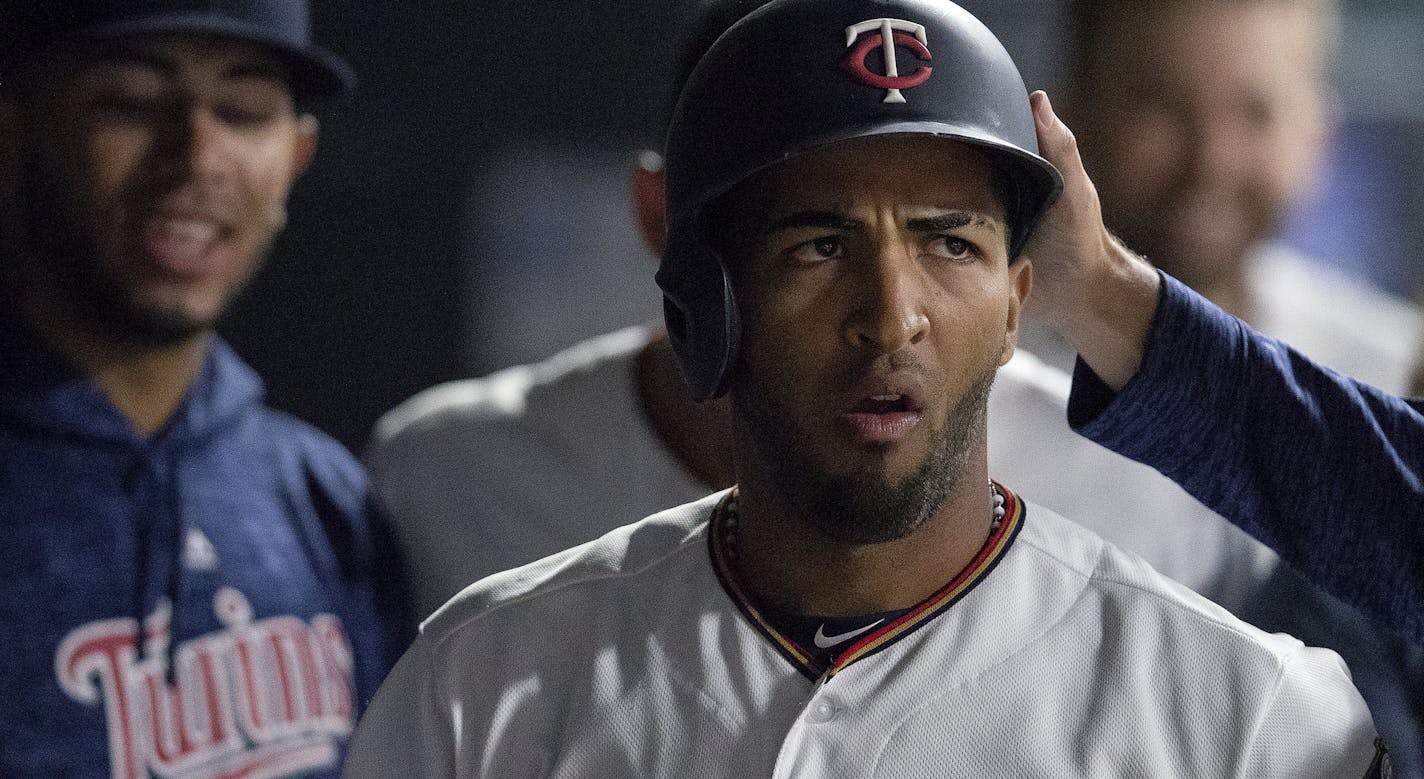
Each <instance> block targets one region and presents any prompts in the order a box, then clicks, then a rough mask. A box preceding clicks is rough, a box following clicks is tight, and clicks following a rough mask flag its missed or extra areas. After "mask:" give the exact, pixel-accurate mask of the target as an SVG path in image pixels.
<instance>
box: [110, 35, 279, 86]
mask: <svg viewBox="0 0 1424 779" xmlns="http://www.w3.org/2000/svg"><path fill="white" fill-rule="evenodd" d="M89 62H90V63H91V64H98V65H138V66H141V67H146V68H153V69H154V70H157V71H159V72H160V73H162V74H163V75H164V76H167V77H170V78H172V77H176V76H177V75H178V73H179V66H178V63H177V61H176V60H174V59H172V58H170V57H167V56H164V55H163V54H162V53H160V52H156V51H151V50H148V49H143V48H137V47H130V46H122V45H115V46H111V47H109V48H106V49H105V50H103V51H101V52H99V53H98V54H96V55H94V56H93V57H92V58H90V60H89ZM222 77H223V78H224V79H225V80H241V79H249V78H250V79H263V80H270V81H278V82H281V83H283V84H286V83H287V82H288V80H289V78H288V74H287V72H286V70H285V69H284V68H283V67H282V66H280V65H278V64H277V63H275V62H263V61H239V62H237V63H235V64H233V65H231V66H229V67H228V69H227V70H225V71H223V74H222Z"/></svg>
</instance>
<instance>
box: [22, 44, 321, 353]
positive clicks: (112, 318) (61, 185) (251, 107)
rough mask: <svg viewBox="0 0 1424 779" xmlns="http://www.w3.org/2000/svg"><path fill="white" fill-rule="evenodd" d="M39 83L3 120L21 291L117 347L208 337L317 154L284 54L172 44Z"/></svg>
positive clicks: (61, 69) (63, 63) (87, 54)
mask: <svg viewBox="0 0 1424 779" xmlns="http://www.w3.org/2000/svg"><path fill="white" fill-rule="evenodd" d="M36 78H37V79H38V81H37V88H36V89H33V90H30V91H29V92H28V93H27V94H29V95H30V96H29V97H26V98H21V99H19V100H16V101H14V103H13V105H12V108H11V110H9V111H8V112H7V114H6V116H7V119H8V123H9V124H10V125H14V126H7V127H6V130H7V131H9V132H10V133H11V135H12V137H15V138H17V139H18V143H19V145H18V154H16V155H15V157H14V161H13V162H12V163H11V164H9V165H0V170H3V171H5V173H3V174H0V177H3V179H4V180H3V181H0V202H4V203H6V204H7V205H8V206H10V207H11V208H12V212H13V213H14V214H15V215H17V216H16V218H15V219H13V220H12V221H11V223H10V224H7V225H6V229H5V233H6V236H7V238H8V239H9V240H12V241H13V242H14V243H15V244H17V246H18V251H19V252H20V253H21V254H22V255H23V256H24V257H25V259H26V261H27V262H30V263H32V265H33V266H34V267H31V268H29V269H28V273H27V280H26V283H28V284H36V283H37V284H42V285H46V286H47V287H48V288H49V289H50V291H51V296H52V297H53V298H54V299H56V300H59V301H62V303H61V305H64V306H65V307H66V308H67V309H68V310H69V311H68V313H71V314H74V315H78V316H80V317H83V318H85V319H87V320H88V322H89V324H90V325H91V327H93V328H95V329H96V330H97V331H98V332H103V333H106V334H107V335H108V336H109V337H113V338H117V339H120V340H126V341H134V342H138V343H149V344H165V343H173V342H181V341H184V340H186V339H189V338H191V337H193V336H196V335H198V334H200V333H203V332H205V331H207V330H208V329H210V328H211V327H212V325H213V323H214V321H215V320H216V319H217V317H218V315H219V314H220V313H221V312H222V310H223V309H224V308H225V307H226V306H227V304H228V302H229V301H230V300H231V299H232V297H233V296H234V295H235V294H236V293H237V291H238V290H239V289H240V288H241V287H242V286H243V285H244V284H245V283H246V282H247V280H248V279H249V278H250V277H251V275H252V274H253V272H254V271H255V270H256V269H257V267H258V266H259V265H260V263H261V261H262V258H263V256H264V255H265V253H266V251H267V249H268V247H269V246H270V244H271V242H272V240H273V238H274V236H275V235H276V233H277V231H278V230H280V229H281V227H282V226H283V224H284V222H285V202H286V198H287V194H288V191H289V190H290V188H291V185H292V183H293V181H294V180H295V179H296V177H297V175H299V173H300V172H301V171H302V170H303V169H304V167H305V166H306V164H307V162H308V161H309V160H310V157H311V155H312V152H313V150H314V148H315V134H316V129H315V121H314V120H313V119H312V118H311V117H308V116H299V115H298V114H297V113H296V112H295V111H294V109H293V103H292V96H291V91H290V89H289V88H288V86H287V79H286V76H285V72H284V70H283V66H282V63H281V61H280V59H279V58H278V57H277V56H276V55H275V54H272V53H270V52H268V51H267V50H266V49H264V48H262V47H259V46H256V45H253V44H248V43H244V42H239V41H231V40H226V39H221V38H212V37H202V36H192V35H172V36H161V37H152V38H144V39H139V40H135V41H128V42H125V43H124V44H122V45H109V46H104V47H101V48H98V49H97V50H84V51H69V52H64V53H61V54H60V55H58V56H57V57H55V59H54V61H53V62H52V63H50V64H49V65H47V66H44V67H43V68H42V70H41V71H40V72H39V73H38V74H37V76H36ZM21 294H22V295H23V294H24V293H23V292H22V293H21Z"/></svg>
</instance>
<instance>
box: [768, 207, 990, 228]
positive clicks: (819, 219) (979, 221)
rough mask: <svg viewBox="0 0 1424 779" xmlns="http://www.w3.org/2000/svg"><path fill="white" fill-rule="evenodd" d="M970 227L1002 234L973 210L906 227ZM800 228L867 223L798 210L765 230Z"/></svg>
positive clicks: (913, 222)
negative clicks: (973, 226)
mask: <svg viewBox="0 0 1424 779" xmlns="http://www.w3.org/2000/svg"><path fill="white" fill-rule="evenodd" d="M969 224H973V225H975V226H976V227H984V228H986V229H989V230H992V231H994V232H995V233H997V232H999V225H998V223H997V222H994V221H992V220H990V219H989V218H988V217H986V216H984V215H983V214H978V213H975V212H972V211H949V212H946V213H943V214H939V215H936V216H927V217H919V218H916V219H910V220H907V221H906V222H905V226H906V227H907V228H908V229H909V230H910V231H911V232H916V233H935V232H943V231H946V230H956V229H958V228H961V227H964V226H965V225H969ZM797 227H820V228H824V229H828V230H844V231H846V232H863V231H864V230H865V224H864V223H863V222H861V221H859V220H856V219H851V218H850V217H848V216H846V215H845V214H841V213H838V212H836V211H798V212H796V213H794V214H790V215H788V216H784V217H782V218H780V219H778V220H776V221H775V222H773V223H771V225H770V226H769V227H767V228H766V232H767V233H774V232H777V231H778V230H789V229H793V228H797Z"/></svg>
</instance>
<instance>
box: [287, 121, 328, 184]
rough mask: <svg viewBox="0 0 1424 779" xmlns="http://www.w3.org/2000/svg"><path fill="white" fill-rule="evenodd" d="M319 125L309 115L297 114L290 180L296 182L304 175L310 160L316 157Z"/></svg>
mask: <svg viewBox="0 0 1424 779" xmlns="http://www.w3.org/2000/svg"><path fill="white" fill-rule="evenodd" d="M320 128H321V123H320V122H318V121H317V119H316V117H315V116H312V115H311V114H299V115H298V116H297V126H296V129H295V132H296V140H295V142H294V143H293V144H292V164H291V172H292V180H293V181H296V180H297V179H298V178H301V175H302V174H303V173H306V171H307V167H308V166H310V165H311V161H312V158H313V157H315V156H316V139H317V135H318V134H319V133H320Z"/></svg>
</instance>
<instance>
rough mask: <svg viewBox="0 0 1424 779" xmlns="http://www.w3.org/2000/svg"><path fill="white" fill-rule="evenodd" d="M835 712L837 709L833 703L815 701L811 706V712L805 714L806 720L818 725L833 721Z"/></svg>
mask: <svg viewBox="0 0 1424 779" xmlns="http://www.w3.org/2000/svg"><path fill="white" fill-rule="evenodd" d="M836 712H837V709H836V705H835V704H834V703H831V702H830V701H826V700H821V701H816V703H815V704H814V705H812V706H811V711H810V713H809V714H807V716H806V719H807V720H808V721H810V722H812V723H814V724H817V725H820V724H823V723H826V722H830V721H831V720H833V719H835V718H836Z"/></svg>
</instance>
